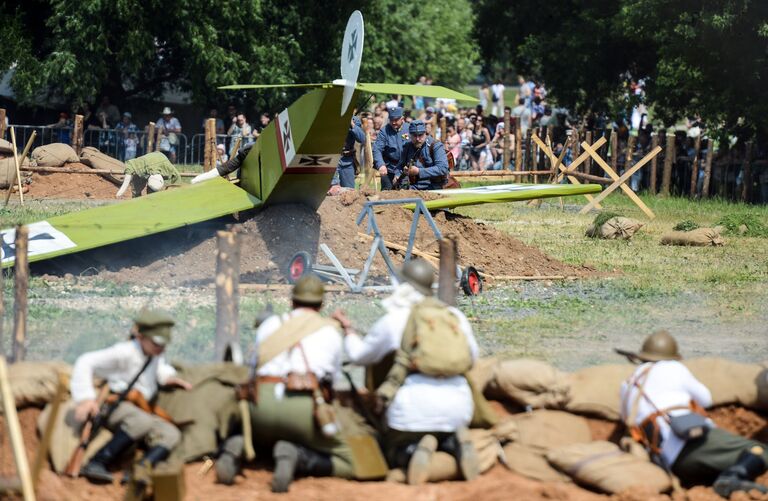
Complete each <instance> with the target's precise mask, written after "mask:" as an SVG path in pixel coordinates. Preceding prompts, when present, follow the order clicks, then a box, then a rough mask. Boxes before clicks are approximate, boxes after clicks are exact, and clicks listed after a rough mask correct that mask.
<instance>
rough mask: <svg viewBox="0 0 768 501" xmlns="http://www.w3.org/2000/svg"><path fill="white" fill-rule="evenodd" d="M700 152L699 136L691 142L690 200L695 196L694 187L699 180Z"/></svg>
mask: <svg viewBox="0 0 768 501" xmlns="http://www.w3.org/2000/svg"><path fill="white" fill-rule="evenodd" d="M700 152H701V134H699V135H698V136H696V139H695V140H694V142H693V162H692V163H691V192H690V195H691V198H694V197H695V196H696V185H697V184H698V183H697V181H698V180H699V155H700Z"/></svg>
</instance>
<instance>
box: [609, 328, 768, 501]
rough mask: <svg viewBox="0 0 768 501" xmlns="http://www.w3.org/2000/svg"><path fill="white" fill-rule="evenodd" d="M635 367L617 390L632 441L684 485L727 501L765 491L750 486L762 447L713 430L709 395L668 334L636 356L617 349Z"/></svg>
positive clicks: (764, 457) (762, 459)
mask: <svg viewBox="0 0 768 501" xmlns="http://www.w3.org/2000/svg"><path fill="white" fill-rule="evenodd" d="M616 351H617V352H618V353H619V354H621V355H624V356H626V357H627V358H628V359H629V360H630V361H632V362H636V363H638V364H639V366H638V368H637V369H636V370H635V372H634V373H633V374H632V376H631V377H630V378H629V379H628V380H627V381H625V382H624V383H623V384H622V387H621V413H622V418H623V419H624V422H625V423H626V424H627V426H628V427H629V429H630V432H631V435H632V437H633V438H634V439H635V440H637V441H638V442H640V443H641V444H643V445H644V446H645V448H646V449H647V450H648V452H649V453H650V454H651V457H652V458H653V460H654V461H655V462H656V463H657V464H659V465H660V466H662V467H663V468H665V469H667V470H668V471H671V472H672V473H674V474H675V475H676V476H677V477H678V478H679V479H680V480H681V481H682V482H683V484H685V485H712V487H713V488H714V490H715V492H717V493H718V494H719V495H720V496H722V497H724V498H726V499H727V498H729V497H730V496H731V494H732V493H734V492H737V491H750V490H752V489H757V490H758V491H760V492H763V493H766V492H768V488H766V487H765V486H763V485H761V484H758V483H756V482H754V480H755V478H757V477H758V476H759V475H761V474H762V473H764V472H765V471H766V464H768V452H766V448H765V445H764V444H761V443H759V442H756V441H754V440H748V439H746V438H743V437H740V436H738V435H734V434H732V433H729V432H727V431H725V430H722V429H720V428H717V427H716V426H715V425H714V423H713V422H712V421H711V420H710V419H708V418H706V411H705V410H704V409H705V408H707V407H709V406H710V405H711V404H712V395H711V394H710V391H709V390H708V389H707V387H706V386H704V385H703V384H702V383H701V382H700V381H698V380H697V379H696V378H695V377H694V376H693V374H691V372H690V371H689V370H688V368H687V367H686V366H685V365H683V364H682V363H681V362H680V360H681V359H682V357H681V356H680V352H679V351H678V347H677V341H675V338H674V337H672V336H671V335H670V334H669V332H667V331H664V330H662V331H658V332H655V333H654V334H651V335H650V336H648V337H647V338H646V339H645V341H644V342H643V346H642V348H641V349H640V351H639V352H637V353H634V352H630V351H624V350H618V349H617V350H616Z"/></svg>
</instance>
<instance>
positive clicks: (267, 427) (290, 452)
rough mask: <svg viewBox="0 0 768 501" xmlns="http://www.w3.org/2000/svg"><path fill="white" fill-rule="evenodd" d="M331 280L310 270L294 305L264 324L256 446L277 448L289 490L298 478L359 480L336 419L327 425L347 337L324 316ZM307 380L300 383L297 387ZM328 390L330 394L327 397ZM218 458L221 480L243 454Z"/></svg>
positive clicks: (279, 475)
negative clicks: (324, 417) (323, 414)
mask: <svg viewBox="0 0 768 501" xmlns="http://www.w3.org/2000/svg"><path fill="white" fill-rule="evenodd" d="M323 295H324V286H323V283H322V282H321V281H320V279H319V278H317V277H316V276H314V275H311V274H310V275H304V276H303V277H302V278H300V279H299V280H298V281H297V282H296V285H295V286H294V288H293V295H292V302H293V310H292V311H291V312H290V313H285V314H282V315H272V316H270V317H269V318H267V319H266V320H264V321H263V322H262V323H261V324H260V325H259V327H258V329H257V330H256V344H257V346H258V357H257V360H254V362H255V363H254V366H255V367H256V377H255V388H254V389H253V395H252V396H249V401H250V402H249V414H250V418H251V429H252V430H253V443H254V445H255V446H273V448H272V452H273V457H274V460H275V473H274V476H273V477H272V491H273V492H287V491H288V488H289V486H290V484H291V483H292V482H293V479H294V478H295V477H297V476H315V477H321V476H336V477H342V478H352V477H353V476H354V470H353V465H352V455H351V451H350V449H349V447H348V446H347V444H346V443H345V442H344V441H343V440H342V438H341V437H340V436H339V434H338V433H336V431H337V430H335V429H334V427H333V426H330V427H328V426H326V425H328V424H332V423H328V422H326V423H322V422H320V421H321V419H320V418H319V417H318V418H317V419H316V417H315V416H316V415H317V416H319V415H320V414H319V413H318V412H317V411H318V407H317V406H318V405H327V404H326V402H318V401H317V400H318V398H319V399H323V400H326V401H327V396H326V395H327V390H329V389H330V388H331V387H332V384H333V381H334V379H335V378H337V376H338V375H339V374H340V371H341V355H342V341H341V333H340V332H339V330H338V328H337V324H336V323H335V322H333V321H331V320H329V319H326V318H323V317H322V316H321V315H320V313H319V311H320V309H321V308H322V305H323ZM297 384H300V386H297ZM321 394H322V395H321ZM224 452H225V453H228V456H224V457H221V456H220V457H219V460H218V461H217V462H216V473H217V479H218V480H219V482H221V483H226V484H230V483H232V481H233V477H234V475H235V474H236V472H237V470H238V469H239V454H240V453H241V451H239V450H233V448H228V447H227V446H226V445H225V448H224Z"/></svg>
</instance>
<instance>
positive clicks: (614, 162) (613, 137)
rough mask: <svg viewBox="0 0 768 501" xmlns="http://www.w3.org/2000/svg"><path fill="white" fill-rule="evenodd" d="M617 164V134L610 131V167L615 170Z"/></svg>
mask: <svg viewBox="0 0 768 501" xmlns="http://www.w3.org/2000/svg"><path fill="white" fill-rule="evenodd" d="M618 164H619V135H618V134H616V131H615V130H612V131H611V168H612V169H613V170H614V171H615V170H616V169H617V166H618Z"/></svg>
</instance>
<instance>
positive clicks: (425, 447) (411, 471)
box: [406, 435, 437, 485]
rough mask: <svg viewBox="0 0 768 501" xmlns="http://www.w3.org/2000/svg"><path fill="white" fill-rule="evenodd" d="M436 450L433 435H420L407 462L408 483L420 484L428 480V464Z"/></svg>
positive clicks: (435, 441) (435, 440)
mask: <svg viewBox="0 0 768 501" xmlns="http://www.w3.org/2000/svg"><path fill="white" fill-rule="evenodd" d="M436 450H437V439H436V438H435V436H434V435H424V436H423V437H421V440H419V443H418V445H416V450H415V451H414V452H413V455H412V456H411V459H410V461H409V462H408V471H407V473H406V479H407V482H408V485H421V484H423V483H426V481H427V480H429V465H430V463H431V462H432V456H433V455H434V453H435V451H436Z"/></svg>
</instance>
